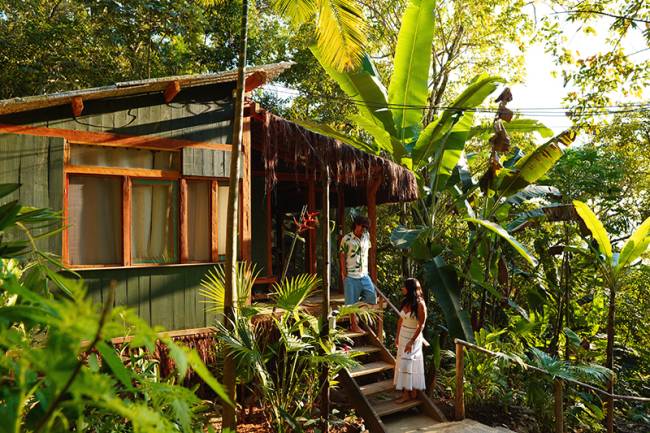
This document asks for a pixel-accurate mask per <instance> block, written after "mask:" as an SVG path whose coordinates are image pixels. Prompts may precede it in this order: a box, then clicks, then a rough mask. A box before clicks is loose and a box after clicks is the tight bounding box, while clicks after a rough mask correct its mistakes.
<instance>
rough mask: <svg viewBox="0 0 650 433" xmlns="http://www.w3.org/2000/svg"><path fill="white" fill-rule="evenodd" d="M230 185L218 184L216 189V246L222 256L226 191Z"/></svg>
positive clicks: (223, 249)
mask: <svg viewBox="0 0 650 433" xmlns="http://www.w3.org/2000/svg"><path fill="white" fill-rule="evenodd" d="M229 191H230V187H228V186H221V185H219V189H218V191H217V202H218V204H219V209H218V210H217V224H218V227H217V236H218V242H217V248H218V250H219V255H220V256H223V255H225V254H226V216H227V214H228V192H229Z"/></svg>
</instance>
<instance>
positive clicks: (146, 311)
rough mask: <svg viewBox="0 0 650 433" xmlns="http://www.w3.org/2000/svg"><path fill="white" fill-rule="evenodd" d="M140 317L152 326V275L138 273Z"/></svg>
mask: <svg viewBox="0 0 650 433" xmlns="http://www.w3.org/2000/svg"><path fill="white" fill-rule="evenodd" d="M137 275H138V315H139V316H140V317H141V318H142V320H144V321H146V322H147V323H148V324H150V325H151V323H152V322H151V275H149V273H148V272H138V273H137Z"/></svg>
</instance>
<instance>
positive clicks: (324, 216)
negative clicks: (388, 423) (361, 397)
mask: <svg viewBox="0 0 650 433" xmlns="http://www.w3.org/2000/svg"><path fill="white" fill-rule="evenodd" d="M322 176H323V179H322V182H323V184H322V185H323V200H322V206H321V213H320V222H321V224H320V227H321V234H322V250H323V251H322V252H323V260H322V267H321V272H322V279H323V289H322V294H323V297H322V304H321V321H322V324H323V326H322V329H321V338H322V339H328V338H329V315H330V277H331V272H330V265H331V263H330V262H331V257H330V231H329V222H330V197H329V196H330V188H329V184H330V175H329V167H328V166H327V164H323V173H322ZM323 365H324V366H323V370H322V371H321V377H320V380H321V383H322V384H323V388H322V391H321V400H320V401H321V404H320V409H321V416H322V417H323V427H322V430H323V431H324V432H327V431H329V413H330V388H329V383H328V377H329V371H328V368H327V365H325V364H323Z"/></svg>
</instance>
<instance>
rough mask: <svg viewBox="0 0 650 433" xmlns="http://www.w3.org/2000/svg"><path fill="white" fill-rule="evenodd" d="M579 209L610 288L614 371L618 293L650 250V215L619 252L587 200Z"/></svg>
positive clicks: (610, 424) (609, 342) (609, 322)
mask: <svg viewBox="0 0 650 433" xmlns="http://www.w3.org/2000/svg"><path fill="white" fill-rule="evenodd" d="M573 205H574V207H575V210H576V212H577V213H578V215H579V216H580V218H581V219H582V221H583V222H584V223H585V226H587V229H589V231H590V232H591V236H592V238H593V241H594V242H593V243H588V245H589V250H590V251H591V252H592V254H593V257H594V260H595V262H596V263H597V265H598V269H599V270H600V273H601V275H602V277H603V281H604V282H605V284H606V285H607V288H608V289H609V310H608V314H607V360H606V363H605V366H606V367H607V368H609V369H610V370H613V367H614V337H615V319H616V317H615V316H616V292H617V291H619V290H620V289H621V288H622V285H623V281H624V277H625V275H626V274H628V273H629V272H630V270H631V269H632V267H633V266H634V265H635V264H636V263H635V261H636V260H637V259H638V258H639V257H640V256H641V255H642V254H644V253H645V252H646V251H647V250H648V246H650V217H648V218H647V219H646V220H645V221H643V223H642V224H641V225H640V226H639V227H638V228H637V229H636V231H635V232H634V233H632V235H631V236H630V237H629V238H628V239H627V241H626V242H625V244H624V245H623V248H622V249H621V251H620V252H619V253H614V252H613V250H612V244H611V241H610V239H609V235H608V234H607V230H605V227H604V226H603V223H602V222H600V220H599V219H598V217H597V216H596V214H594V213H593V211H592V210H591V209H590V208H589V206H587V205H586V204H585V203H583V202H581V201H578V200H574V202H573ZM608 391H609V393H610V394H611V393H613V391H614V381H613V380H610V381H609V384H608ZM607 412H608V416H607V422H608V425H607V429H608V431H613V422H614V416H613V413H614V399H613V398H611V397H610V398H608V404H607Z"/></svg>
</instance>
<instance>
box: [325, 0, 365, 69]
mask: <svg viewBox="0 0 650 433" xmlns="http://www.w3.org/2000/svg"><path fill="white" fill-rule="evenodd" d="M317 5H318V6H320V8H319V10H318V18H317V22H316V33H317V39H316V40H317V44H318V48H319V50H320V52H321V55H322V58H323V61H324V62H325V64H327V65H332V67H333V68H335V69H337V70H339V71H344V70H350V69H353V68H357V67H358V66H359V64H361V62H362V59H363V56H364V47H365V45H366V23H365V20H364V17H363V12H362V11H361V9H360V8H359V6H358V5H357V4H356V3H355V2H352V1H349V0H319V1H318V2H317Z"/></svg>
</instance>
